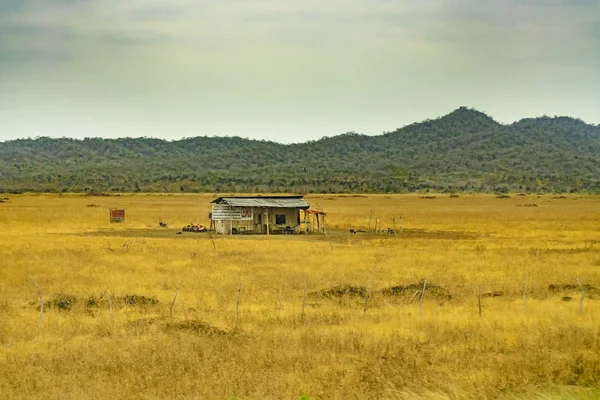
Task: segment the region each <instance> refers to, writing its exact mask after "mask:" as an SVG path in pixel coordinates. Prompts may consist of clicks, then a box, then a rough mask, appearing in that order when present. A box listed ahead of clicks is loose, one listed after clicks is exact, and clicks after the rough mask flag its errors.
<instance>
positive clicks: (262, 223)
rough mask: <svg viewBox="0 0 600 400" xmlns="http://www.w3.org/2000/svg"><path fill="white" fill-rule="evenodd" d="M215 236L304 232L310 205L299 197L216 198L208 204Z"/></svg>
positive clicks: (306, 227)
mask: <svg viewBox="0 0 600 400" xmlns="http://www.w3.org/2000/svg"><path fill="white" fill-rule="evenodd" d="M211 203H212V213H211V214H210V220H211V228H212V229H214V231H215V232H216V233H217V234H221V235H236V234H262V235H269V234H298V233H305V232H307V231H308V223H307V215H308V209H309V208H310V204H308V203H307V202H306V201H304V197H303V196H251V197H249V196H248V197H219V198H218V199H216V200H213V201H212V202H211Z"/></svg>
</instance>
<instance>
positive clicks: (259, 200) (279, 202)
mask: <svg viewBox="0 0 600 400" xmlns="http://www.w3.org/2000/svg"><path fill="white" fill-rule="evenodd" d="M212 203H216V204H227V205H229V206H233V207H272V208H305V209H306V208H309V207H310V204H308V203H307V202H306V201H304V200H303V199H302V196H286V197H219V198H218V199H216V200H213V201H212Z"/></svg>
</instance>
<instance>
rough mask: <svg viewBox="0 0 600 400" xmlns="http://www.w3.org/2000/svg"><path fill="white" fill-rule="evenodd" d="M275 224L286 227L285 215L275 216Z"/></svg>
mask: <svg viewBox="0 0 600 400" xmlns="http://www.w3.org/2000/svg"><path fill="white" fill-rule="evenodd" d="M275 223H276V224H277V225H285V214H275Z"/></svg>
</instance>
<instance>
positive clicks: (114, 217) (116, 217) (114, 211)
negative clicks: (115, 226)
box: [109, 208, 125, 222]
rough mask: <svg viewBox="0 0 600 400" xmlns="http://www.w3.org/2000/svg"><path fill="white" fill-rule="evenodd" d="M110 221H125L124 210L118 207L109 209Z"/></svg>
mask: <svg viewBox="0 0 600 400" xmlns="http://www.w3.org/2000/svg"><path fill="white" fill-rule="evenodd" d="M109 215H110V222H125V210H123V209H120V208H111V209H110V214H109Z"/></svg>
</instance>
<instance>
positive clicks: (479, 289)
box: [477, 285, 481, 317]
mask: <svg viewBox="0 0 600 400" xmlns="http://www.w3.org/2000/svg"><path fill="white" fill-rule="evenodd" d="M477 305H478V306H479V316H480V317H481V285H477Z"/></svg>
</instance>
